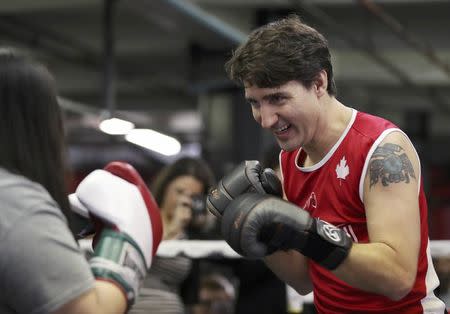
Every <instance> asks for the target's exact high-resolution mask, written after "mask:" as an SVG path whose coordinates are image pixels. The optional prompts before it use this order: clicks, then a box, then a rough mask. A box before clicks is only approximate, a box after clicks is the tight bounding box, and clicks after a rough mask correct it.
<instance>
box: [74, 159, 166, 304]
mask: <svg viewBox="0 0 450 314" xmlns="http://www.w3.org/2000/svg"><path fill="white" fill-rule="evenodd" d="M71 198H72V200H71V201H75V203H76V204H78V205H79V208H78V210H79V211H80V213H83V214H84V215H86V214H87V216H88V217H89V218H90V219H91V220H92V221H94V224H95V226H96V227H97V228H96V230H97V232H96V235H95V239H94V241H93V246H94V247H93V248H94V256H93V258H91V259H90V260H89V263H90V265H91V269H92V272H93V273H94V275H95V277H96V278H97V279H98V280H105V281H109V282H113V283H115V284H116V285H117V286H119V288H120V289H121V291H123V292H124V294H125V298H126V299H127V301H128V306H130V305H131V304H133V302H134V300H135V297H136V296H137V294H138V291H139V287H140V285H141V284H142V281H143V279H144V277H145V275H146V273H147V270H148V269H149V268H150V266H151V263H152V259H153V256H154V255H155V254H156V250H157V248H158V245H159V243H160V241H161V237H162V221H161V217H160V210H159V208H158V206H157V204H156V202H155V200H154V198H153V196H152V195H151V193H150V191H149V190H148V189H147V187H146V185H145V183H144V181H143V180H142V178H141V177H140V175H139V174H138V172H137V171H136V170H135V169H134V168H133V167H132V166H131V165H129V164H126V163H123V162H112V163H110V164H108V165H107V166H106V167H105V168H104V169H99V170H95V171H93V172H92V173H90V174H89V175H88V176H87V177H86V178H85V179H83V181H81V183H80V184H79V185H78V187H77V189H76V192H75V193H74V194H73V195H72V196H71ZM72 205H73V204H72ZM80 209H81V210H80Z"/></svg>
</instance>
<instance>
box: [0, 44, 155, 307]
mask: <svg viewBox="0 0 450 314" xmlns="http://www.w3.org/2000/svg"><path fill="white" fill-rule="evenodd" d="M0 146H1V147H2V148H1V153H0V212H1V219H0V251H1V253H2V258H1V259H0V291H1V293H0V313H4V314H9V313H11V314H13V313H35V314H39V313H54V314H59V313H61V314H70V313H86V314H87V313H110V314H112V313H125V311H126V310H127V308H128V307H130V306H131V305H132V304H133V302H134V299H135V297H136V295H137V293H138V290H139V285H140V283H141V280H142V279H143V276H145V274H146V271H147V268H148V267H150V265H151V260H152V255H153V253H154V252H155V251H156V249H157V247H158V244H159V240H160V238H161V221H160V217H159V209H158V208H157V206H156V203H155V202H154V201H153V202H152V201H151V195H150V193H149V191H148V190H147V188H146V187H145V184H143V181H142V179H141V178H140V176H139V175H138V174H137V172H135V171H134V169H131V168H128V167H127V166H126V165H124V164H120V165H118V166H119V167H120V169H121V170H122V174H124V175H127V176H130V177H132V179H133V180H134V181H133V182H131V181H128V180H125V179H124V178H123V176H122V175H120V174H117V173H115V172H114V171H113V170H111V169H109V170H96V172H93V173H92V174H90V175H89V176H88V177H89V180H88V181H83V182H82V183H81V184H80V185H82V189H80V190H79V189H77V192H76V197H77V199H79V200H80V201H83V204H84V207H83V208H84V210H85V211H86V212H85V213H86V215H91V214H93V215H95V216H96V217H97V219H96V223H97V226H99V227H102V228H101V230H99V232H98V234H97V238H96V239H97V240H98V241H97V245H96V246H95V247H94V257H93V258H92V259H91V261H92V262H91V263H88V262H87V261H86V259H85V257H84V255H83V253H82V252H81V251H80V249H79V247H78V244H77V242H76V240H75V238H74V235H73V234H72V232H71V230H70V229H69V226H68V223H70V221H71V220H70V217H71V216H72V212H71V211H70V209H71V206H70V205H69V200H68V197H67V192H66V189H65V182H66V180H65V174H66V170H67V169H66V160H65V153H64V152H65V148H64V127H63V120H62V117H61V111H60V108H59V104H58V100H57V93H56V86H55V82H54V79H53V77H52V75H51V74H50V73H49V71H48V70H47V69H46V68H45V67H44V66H43V65H41V64H38V63H37V62H35V61H33V60H31V59H30V58H28V57H27V56H26V55H24V54H22V53H20V52H18V51H17V50H14V49H11V48H0ZM105 178H107V181H108V184H105V183H106V182H105ZM136 187H138V188H142V190H138V189H137V188H136ZM93 191H96V192H101V193H99V194H98V195H93V194H96V193H93ZM146 198H148V200H149V202H147V201H146V200H145V199H146ZM95 204H96V205H95ZM104 204H109V206H106V205H104ZM97 205H98V206H97ZM113 213H114V215H112V214H113ZM136 215H139V216H140V219H135V216H136ZM106 216H115V217H116V218H118V220H114V219H113V221H112V220H110V222H114V224H115V226H111V225H107V224H106V223H105V217H106ZM143 218H145V219H143ZM149 218H150V219H149ZM119 220H127V221H128V225H129V226H130V229H127V228H126V226H124V225H123V224H121V223H120V221H119ZM135 231H136V232H138V233H140V235H142V237H143V238H145V239H142V238H141V237H139V236H136V232H135ZM158 231H159V232H158ZM105 240H106V241H109V247H105V246H104V245H103V243H104V241H105ZM141 240H142V241H141ZM142 244H144V245H142ZM112 251H114V252H119V253H120V254H131V256H130V258H129V262H130V263H134V264H135V265H137V267H129V266H128V264H127V263H125V262H122V261H118V260H115V259H114V257H112V254H111V253H112Z"/></svg>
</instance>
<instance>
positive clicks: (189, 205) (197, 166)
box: [130, 157, 215, 314]
mask: <svg viewBox="0 0 450 314" xmlns="http://www.w3.org/2000/svg"><path fill="white" fill-rule="evenodd" d="M213 184H214V176H213V173H212V171H211V169H210V167H209V165H208V164H207V163H206V162H205V161H204V160H202V159H199V158H192V157H183V158H180V159H178V160H176V161H175V162H174V163H172V164H170V165H168V166H166V167H164V168H163V169H162V170H161V171H160V172H159V173H158V175H157V176H156V178H155V180H154V182H153V184H152V192H153V194H154V196H155V199H156V201H157V203H158V204H159V205H160V208H161V217H162V221H163V226H164V235H163V240H181V239H190V238H193V237H196V236H200V235H201V234H206V233H208V232H210V230H211V229H212V228H213V227H214V223H215V219H214V217H213V216H212V215H211V214H210V213H209V212H207V211H206V208H205V207H204V199H205V197H206V194H207V192H208V191H209V189H210V188H211V186H212V185H213ZM192 267H193V261H192V260H191V259H190V258H188V257H185V256H177V257H174V258H162V257H156V258H155V260H154V263H153V268H154V269H153V270H151V271H150V272H149V273H148V276H147V278H146V279H145V282H144V287H143V289H141V294H140V298H139V300H138V301H137V303H136V304H135V306H134V307H133V308H132V309H131V312H130V313H132V314H138V313H173V314H180V313H184V312H185V306H184V303H185V302H189V303H190V302H195V300H194V299H195V298H196V293H195V292H196V290H197V282H196V280H197V278H196V276H197V275H198V274H193V275H192V276H190V277H191V278H192V279H191V278H189V279H191V280H188V276H189V275H191V272H192ZM182 290H183V291H182ZM182 294H183V295H182ZM187 294H189V295H187Z"/></svg>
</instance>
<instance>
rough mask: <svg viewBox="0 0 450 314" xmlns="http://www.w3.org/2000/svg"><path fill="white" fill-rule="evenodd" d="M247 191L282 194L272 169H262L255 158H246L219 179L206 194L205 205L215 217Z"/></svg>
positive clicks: (278, 181) (220, 214)
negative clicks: (215, 185)
mask: <svg viewBox="0 0 450 314" xmlns="http://www.w3.org/2000/svg"><path fill="white" fill-rule="evenodd" d="M247 192H256V193H261V194H266V193H267V194H273V195H276V196H279V197H281V196H282V194H283V191H282V188H281V182H280V180H279V179H278V177H277V175H276V174H275V171H273V169H270V168H265V169H263V168H262V166H261V164H260V163H259V161H257V160H246V161H244V162H242V163H241V164H240V165H239V166H238V167H236V168H235V169H234V170H233V171H232V172H231V173H229V174H228V175H226V176H225V177H223V178H222V180H220V181H219V183H218V184H217V187H216V188H215V189H213V190H212V191H211V192H210V193H209V194H208V196H207V198H206V207H207V208H208V210H209V211H210V212H211V213H212V214H214V215H215V216H216V217H221V216H222V215H223V211H224V209H225V208H226V207H227V205H228V204H229V203H230V201H231V200H233V199H234V198H236V197H237V196H239V195H241V194H243V193H247Z"/></svg>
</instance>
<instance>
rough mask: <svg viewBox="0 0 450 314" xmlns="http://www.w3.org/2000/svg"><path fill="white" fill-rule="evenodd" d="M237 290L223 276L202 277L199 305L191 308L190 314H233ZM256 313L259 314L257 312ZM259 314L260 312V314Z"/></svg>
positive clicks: (215, 274)
mask: <svg viewBox="0 0 450 314" xmlns="http://www.w3.org/2000/svg"><path fill="white" fill-rule="evenodd" d="M235 295H236V293H235V288H234V286H233V284H232V283H231V282H230V281H229V280H228V279H227V278H226V277H225V276H223V275H222V274H219V273H211V274H206V275H202V276H201V278H200V284H199V295H198V304H196V305H194V306H192V307H191V309H190V311H189V313H190V314H233V313H235V311H234V302H235ZM255 313H257V312H256V311H255ZM258 313H259V312H258Z"/></svg>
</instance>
